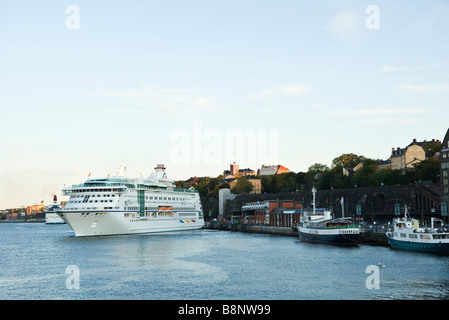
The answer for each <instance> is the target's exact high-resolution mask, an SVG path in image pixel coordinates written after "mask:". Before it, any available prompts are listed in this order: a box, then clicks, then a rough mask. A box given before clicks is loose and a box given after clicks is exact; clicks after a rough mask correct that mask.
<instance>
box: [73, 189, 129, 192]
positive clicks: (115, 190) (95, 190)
mask: <svg viewBox="0 0 449 320" xmlns="http://www.w3.org/2000/svg"><path fill="white" fill-rule="evenodd" d="M123 191H125V189H123V188H110V189H73V190H71V192H72V193H82V192H123Z"/></svg>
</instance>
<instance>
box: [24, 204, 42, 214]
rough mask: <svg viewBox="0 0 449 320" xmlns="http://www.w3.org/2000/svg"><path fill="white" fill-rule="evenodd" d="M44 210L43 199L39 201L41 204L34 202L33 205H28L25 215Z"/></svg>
mask: <svg viewBox="0 0 449 320" xmlns="http://www.w3.org/2000/svg"><path fill="white" fill-rule="evenodd" d="M44 211H45V204H44V201H41V204H35V205H33V206H28V207H27V210H26V215H27V216H30V215H32V214H37V213H40V212H41V213H42V212H44Z"/></svg>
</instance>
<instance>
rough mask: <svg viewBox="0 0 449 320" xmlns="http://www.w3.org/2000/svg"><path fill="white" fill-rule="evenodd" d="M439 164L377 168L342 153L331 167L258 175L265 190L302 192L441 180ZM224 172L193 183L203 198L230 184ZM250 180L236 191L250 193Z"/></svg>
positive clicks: (430, 161)
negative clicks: (346, 170) (345, 170)
mask: <svg viewBox="0 0 449 320" xmlns="http://www.w3.org/2000/svg"><path fill="white" fill-rule="evenodd" d="M429 153H430V152H429ZM360 163H362V164H363V167H362V168H361V169H359V170H358V171H357V172H355V173H354V174H353V175H345V174H343V168H354V167H355V166H357V165H358V164H360ZM439 174H440V164H439V162H438V160H436V159H435V158H434V157H433V155H432V156H430V157H429V158H428V159H427V160H424V161H422V162H420V163H418V164H417V165H415V166H414V167H413V168H409V169H403V170H393V169H382V170H377V165H376V161H375V160H373V159H369V158H366V157H364V156H358V155H356V154H353V153H350V154H342V155H341V156H339V157H337V158H335V159H334V160H333V161H332V165H331V167H328V166H327V165H325V164H320V163H316V164H314V165H312V166H310V167H309V168H308V171H307V172H297V173H295V172H289V173H283V174H279V175H268V176H258V178H260V179H261V183H262V192H263V193H279V192H302V191H309V190H311V189H312V187H313V186H315V187H316V188H317V189H318V190H331V189H345V188H354V187H358V188H361V187H371V186H381V185H384V186H392V185H406V184H413V183H415V182H416V181H433V182H438V181H439ZM222 178H223V176H219V177H217V178H209V179H208V178H203V179H201V180H200V181H198V183H197V184H196V185H195V186H194V188H195V189H196V190H198V192H199V194H200V196H201V198H203V199H204V198H208V197H211V196H212V197H218V190H219V189H220V188H229V185H228V184H220V180H221V179H222ZM251 190H252V185H251V183H250V182H249V181H248V180H247V179H246V178H241V179H240V180H239V182H238V184H237V185H236V187H235V188H234V189H232V192H233V193H236V194H242V193H249V192H250V191H251Z"/></svg>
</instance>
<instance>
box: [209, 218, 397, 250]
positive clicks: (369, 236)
mask: <svg viewBox="0 0 449 320" xmlns="http://www.w3.org/2000/svg"><path fill="white" fill-rule="evenodd" d="M204 228H205V229H214V230H225V231H234V232H248V233H262V234H272V235H278V236H287V237H298V230H297V229H296V228H294V227H276V226H268V225H257V224H241V223H230V222H218V221H211V222H207V223H206V225H205V227H204ZM385 232H386V230H385V228H382V226H371V225H369V226H364V227H362V228H361V232H360V237H359V243H360V244H365V245H372V246H383V247H388V246H389V244H388V240H387V237H386V235H385Z"/></svg>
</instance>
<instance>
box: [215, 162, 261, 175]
mask: <svg viewBox="0 0 449 320" xmlns="http://www.w3.org/2000/svg"><path fill="white" fill-rule="evenodd" d="M255 174H256V171H254V170H252V169H250V168H246V169H240V168H239V165H238V164H235V162H234V163H232V164H231V165H230V168H229V170H224V171H223V176H224V178H225V179H227V178H237V177H246V176H252V175H255Z"/></svg>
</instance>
